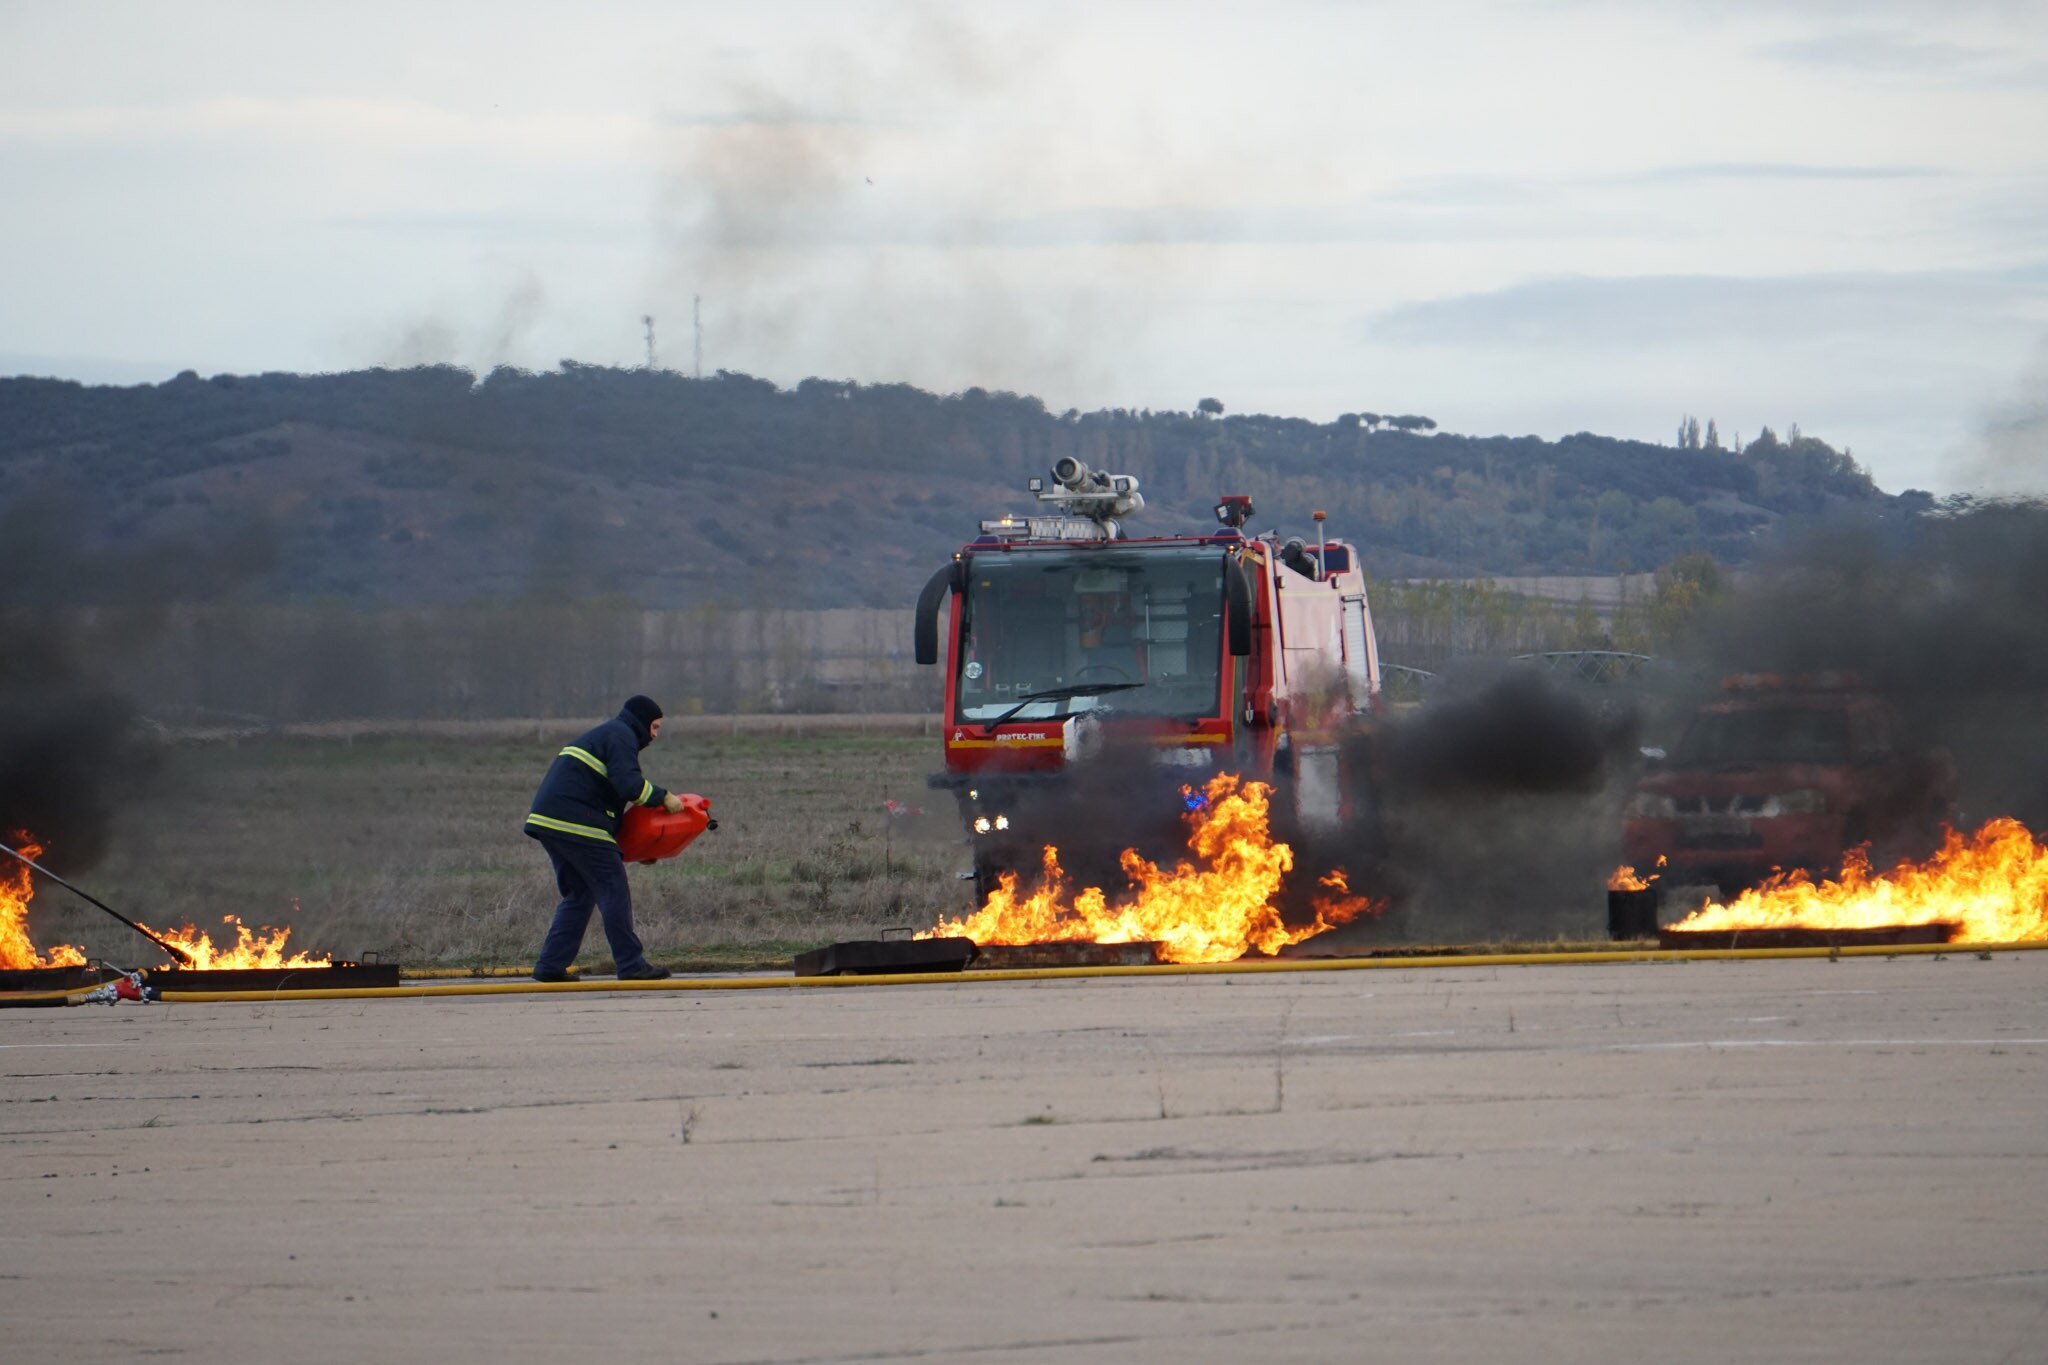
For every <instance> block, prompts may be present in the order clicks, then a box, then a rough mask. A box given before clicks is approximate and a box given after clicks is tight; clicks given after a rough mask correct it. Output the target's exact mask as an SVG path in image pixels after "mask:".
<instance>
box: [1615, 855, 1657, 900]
mask: <svg viewBox="0 0 2048 1365" xmlns="http://www.w3.org/2000/svg"><path fill="white" fill-rule="evenodd" d="M1664 861H1665V859H1664V855H1663V854H1661V853H1660V854H1658V855H1657V866H1658V867H1660V868H1661V867H1663V866H1664ZM1660 875H1662V874H1660V873H1657V872H1652V873H1651V874H1650V875H1649V876H1647V877H1638V876H1637V875H1636V870H1635V868H1634V867H1632V866H1630V865H1629V864H1627V863H1623V864H1622V865H1621V866H1620V867H1617V868H1615V869H1614V871H1612V872H1610V873H1608V874H1607V889H1608V890H1609V891H1648V890H1649V889H1650V883H1651V882H1654V881H1656V880H1657V878H1658V877H1659V876H1660Z"/></svg>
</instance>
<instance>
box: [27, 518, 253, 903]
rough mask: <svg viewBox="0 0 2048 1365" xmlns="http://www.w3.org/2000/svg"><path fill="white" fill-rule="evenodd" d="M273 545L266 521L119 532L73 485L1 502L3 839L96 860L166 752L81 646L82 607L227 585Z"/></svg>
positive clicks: (74, 865) (56, 859)
mask: <svg viewBox="0 0 2048 1365" xmlns="http://www.w3.org/2000/svg"><path fill="white" fill-rule="evenodd" d="M271 554H272V547H271V545H270V542H269V540H268V537H267V536H265V535H264V534H263V533H262V532H261V531H260V529H257V530H250V529H247V528H236V529H233V530H227V529H223V528H216V533H215V534H209V535H204V536H198V535H195V536H192V537H189V538H167V539H159V540H152V541H148V542H144V543H140V544H131V545H125V546H123V545H109V544H104V543H95V542H94V540H93V539H92V538H91V536H90V533H89V531H88V523H87V519H86V518H85V517H83V516H82V515H80V514H79V512H78V509H77V506H76V504H75V503H73V502H70V501H68V500H66V499H64V498H62V497H60V496H25V497H23V498H21V499H18V500H17V501H15V502H14V503H12V504H11V505H9V506H7V507H6V508H4V509H0V839H4V840H6V841H7V842H8V844H9V845H10V846H15V845H16V842H17V838H18V836H27V837H28V838H30V839H33V840H34V841H35V842H37V843H39V844H40V845H41V846H42V847H43V848H44V849H45V850H46V855H45V860H46V861H47V862H48V863H49V865H50V866H51V867H52V868H54V869H56V870H58V871H76V870H78V869H81V868H85V867H89V866H91V865H92V864H93V863H94V862H95V861H97V860H98V859H99V858H100V856H101V855H102V854H103V853H105V851H106V846H107V841H108V838H109V835H110V832H111V827H112V822H113V817H114V813H115V811H116V809H117V808H118V806H119V805H120V803H121V802H122V801H123V800H124V799H126V798H128V797H130V796H132V795H133V794H135V793H137V792H138V791H139V790H140V789H141V787H142V784H143V782H144V780H145V779H146V778H147V776H148V774H149V772H150V771H151V769H152V768H153V766H154V757H155V755H154V750H153V746H152V745H151V744H150V742H149V741H148V739H147V737H146V736H145V735H144V734H143V732H142V731H141V730H140V729H139V728H138V726H137V723H136V720H137V716H136V704H135V702H134V700H133V699H132V698H130V697H128V696H126V695H124V694H123V693H122V692H120V691H118V690H117V689H115V688H113V687H111V686H109V685H107V684H106V683H105V682H104V681H102V680H101V679H100V678H99V677H98V674H97V670H96V669H95V668H94V666H93V661H92V660H90V659H88V658H85V657H82V656H81V654H80V651H79V650H78V648H77V646H76V643H75V641H74V638H73V637H74V633H75V632H74V630H73V623H74V622H75V620H76V619H77V613H79V612H81V611H84V610H89V609H95V608H98V609H108V608H121V609H131V610H132V609H136V608H143V609H148V608H156V607H163V606H166V605H169V604H171V603H174V602H178V601H184V600H193V599H197V598H206V597H214V596H218V595H220V594H221V593H223V592H225V591H227V590H229V589H230V588H231V587H232V586H233V585H234V584H236V583H237V582H240V581H242V580H243V579H245V578H246V577H247V576H248V575H249V574H250V573H252V572H255V571H258V570H260V569H261V568H262V567H265V566H266V565H267V564H268V563H269V562H270V556H271ZM146 615H147V611H146V610H145V611H143V612H141V613H138V616H137V628H138V629H145V628H147V621H146V619H144V618H145V617H146Z"/></svg>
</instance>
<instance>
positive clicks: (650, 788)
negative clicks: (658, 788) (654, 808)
mask: <svg viewBox="0 0 2048 1365" xmlns="http://www.w3.org/2000/svg"><path fill="white" fill-rule="evenodd" d="M652 795H654V784H653V783H652V782H650V781H648V780H647V779H646V778H644V777H643V778H641V779H640V794H639V795H638V796H636V797H634V798H633V804H634V805H636V806H644V805H646V804H647V798H648V797H650V796H652Z"/></svg>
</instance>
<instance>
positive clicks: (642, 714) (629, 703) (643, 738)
mask: <svg viewBox="0 0 2048 1365" xmlns="http://www.w3.org/2000/svg"><path fill="white" fill-rule="evenodd" d="M619 714H620V715H622V716H626V717H628V718H630V719H631V720H632V722H633V728H634V729H635V730H637V731H639V732H640V747H641V748H643V749H644V748H646V747H647V746H648V745H650V744H652V743H653V742H654V722H656V721H658V720H660V719H661V707H660V706H659V705H657V704H656V703H655V700H654V698H652V697H643V696H641V695H640V694H638V693H637V692H636V693H635V694H633V695H632V696H630V697H628V698H626V704H625V705H624V706H622V707H620V708H619Z"/></svg>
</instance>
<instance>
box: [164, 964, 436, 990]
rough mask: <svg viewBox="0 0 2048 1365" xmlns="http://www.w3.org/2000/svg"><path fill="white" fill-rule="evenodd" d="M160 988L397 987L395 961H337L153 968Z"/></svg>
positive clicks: (304, 988)
mask: <svg viewBox="0 0 2048 1365" xmlns="http://www.w3.org/2000/svg"><path fill="white" fill-rule="evenodd" d="M145 975H146V978H147V980H148V982H149V984H150V986H151V987H152V988H153V989H155V990H159V991H252V992H253V991H325V990H354V989H358V988H362V987H378V986H396V985H397V984H398V964H397V963H396V962H336V963H333V964H331V965H329V966H325V967H236V968H214V969H201V968H196V967H152V968H150V970H149V971H148V972H147V973H146V974H145Z"/></svg>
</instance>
